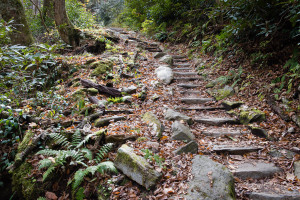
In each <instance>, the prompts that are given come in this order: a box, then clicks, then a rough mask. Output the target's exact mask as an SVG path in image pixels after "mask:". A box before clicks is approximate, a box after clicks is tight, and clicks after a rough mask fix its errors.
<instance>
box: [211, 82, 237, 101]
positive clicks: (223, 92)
mask: <svg viewBox="0 0 300 200" xmlns="http://www.w3.org/2000/svg"><path fill="white" fill-rule="evenodd" d="M232 95H234V89H233V88H232V87H230V86H227V85H226V86H225V87H224V88H223V89H219V90H217V91H216V92H214V95H213V96H214V97H215V99H216V100H217V101H219V100H222V99H225V98H227V97H230V96H232Z"/></svg>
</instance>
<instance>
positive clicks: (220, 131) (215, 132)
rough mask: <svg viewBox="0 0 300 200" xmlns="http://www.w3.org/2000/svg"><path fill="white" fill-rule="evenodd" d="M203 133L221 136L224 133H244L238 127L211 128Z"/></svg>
mask: <svg viewBox="0 0 300 200" xmlns="http://www.w3.org/2000/svg"><path fill="white" fill-rule="evenodd" d="M202 134H203V135H207V136H212V137H220V136H224V135H230V136H236V135H242V134H244V133H243V132H242V131H241V130H237V129H221V128H220V129H209V130H204V131H202Z"/></svg>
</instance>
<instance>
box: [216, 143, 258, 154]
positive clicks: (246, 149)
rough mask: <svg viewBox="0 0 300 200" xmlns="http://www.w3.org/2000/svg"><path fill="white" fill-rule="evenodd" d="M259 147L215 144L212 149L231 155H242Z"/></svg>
mask: <svg viewBox="0 0 300 200" xmlns="http://www.w3.org/2000/svg"><path fill="white" fill-rule="evenodd" d="M261 149H262V148H261V147H231V146H226V145H215V146H214V147H213V149H212V150H213V151H214V152H216V153H229V154H231V155H242V154H245V153H250V152H255V151H259V150H261Z"/></svg>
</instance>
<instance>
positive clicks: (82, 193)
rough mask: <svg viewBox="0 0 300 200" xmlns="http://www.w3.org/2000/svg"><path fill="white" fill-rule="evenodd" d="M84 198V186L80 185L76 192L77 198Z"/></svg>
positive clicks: (79, 199)
mask: <svg viewBox="0 0 300 200" xmlns="http://www.w3.org/2000/svg"><path fill="white" fill-rule="evenodd" d="M83 199H85V195H84V188H83V187H80V188H79V189H78V191H77V192H76V200H83Z"/></svg>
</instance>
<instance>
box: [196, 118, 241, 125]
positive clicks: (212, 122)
mask: <svg viewBox="0 0 300 200" xmlns="http://www.w3.org/2000/svg"><path fill="white" fill-rule="evenodd" d="M194 121H195V122H198V123H203V124H210V125H215V126H221V125H223V124H237V123H238V121H237V120H236V119H233V118H195V119H194Z"/></svg>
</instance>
